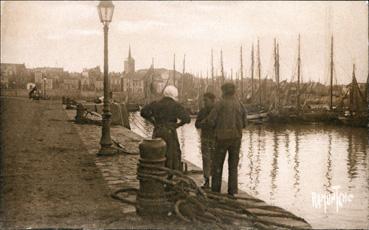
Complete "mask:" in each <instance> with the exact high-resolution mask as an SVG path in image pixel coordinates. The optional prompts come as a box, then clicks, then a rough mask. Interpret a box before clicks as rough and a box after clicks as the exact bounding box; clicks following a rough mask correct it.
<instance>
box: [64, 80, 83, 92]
mask: <svg viewBox="0 0 369 230" xmlns="http://www.w3.org/2000/svg"><path fill="white" fill-rule="evenodd" d="M79 82H80V81H79V79H73V78H69V79H64V81H63V83H62V89H64V90H78V89H79Z"/></svg>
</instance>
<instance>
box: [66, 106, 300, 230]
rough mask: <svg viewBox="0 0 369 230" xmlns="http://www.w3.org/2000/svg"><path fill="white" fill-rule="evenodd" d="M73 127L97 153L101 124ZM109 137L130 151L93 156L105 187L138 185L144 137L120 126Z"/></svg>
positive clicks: (71, 114)
mask: <svg viewBox="0 0 369 230" xmlns="http://www.w3.org/2000/svg"><path fill="white" fill-rule="evenodd" d="M66 112H67V115H68V117H69V119H70V120H73V119H74V116H75V113H76V112H75V111H74V110H66ZM74 126H75V127H76V130H77V132H78V133H79V136H80V137H81V139H82V141H83V143H84V145H85V146H86V148H87V149H88V151H89V153H90V154H94V155H96V153H97V152H98V150H99V148H100V144H99V140H100V137H101V127H97V126H96V125H80V124H74ZM111 136H112V139H113V140H115V141H117V142H119V143H121V144H122V145H123V146H124V147H125V148H126V149H127V150H128V151H129V152H131V153H133V154H118V155H115V156H104V157H96V160H95V162H96V165H97V166H98V168H99V169H100V171H101V173H102V175H103V178H104V179H105V181H106V183H107V186H108V187H109V189H110V191H111V192H113V191H115V190H117V189H120V188H125V187H134V188H138V186H139V182H138V180H137V178H136V172H137V163H138V158H139V155H138V154H139V153H138V152H139V150H138V145H139V143H140V141H141V140H142V139H143V138H142V137H141V136H139V135H137V134H135V133H134V132H132V131H130V130H128V129H126V128H124V127H122V126H112V127H111ZM185 163H186V164H187V166H188V167H187V168H188V171H197V172H199V171H200V172H201V169H199V168H198V167H196V166H195V165H193V164H191V163H190V162H185ZM191 177H192V178H193V179H194V180H195V181H196V183H197V184H198V185H200V184H201V183H202V174H201V173H194V174H191ZM226 187H227V183H226V182H223V183H222V190H223V191H225V190H226ZM239 196H242V197H245V198H251V199H255V198H254V197H252V196H250V195H249V194H247V193H245V192H244V191H239ZM258 204H259V205H265V203H264V202H262V201H261V203H258ZM122 208H123V212H124V213H126V214H133V213H135V208H134V207H133V206H131V205H128V204H123V203H122ZM250 211H252V212H253V213H254V214H257V213H264V214H265V213H270V214H273V211H268V210H261V209H258V208H254V209H250ZM267 219H268V218H267ZM269 219H272V218H269ZM279 221H280V222H288V223H290V224H292V225H295V226H297V227H306V226H305V225H302V226H300V225H299V224H300V223H298V222H294V221H291V220H284V219H281V220H279ZM168 224H169V223H168ZM171 224H173V223H171ZM174 226H175V228H176V229H178V228H179V226H183V223H181V222H178V223H176V224H174ZM166 227H168V226H166ZM187 227H188V226H187Z"/></svg>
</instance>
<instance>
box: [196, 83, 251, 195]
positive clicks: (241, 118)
mask: <svg viewBox="0 0 369 230" xmlns="http://www.w3.org/2000/svg"><path fill="white" fill-rule="evenodd" d="M221 89H222V94H223V95H222V99H221V100H220V101H219V102H217V103H216V104H215V106H214V108H213V110H212V111H211V112H210V114H209V116H208V117H207V118H206V119H205V120H204V121H203V122H202V123H203V124H207V125H210V126H213V127H214V129H215V140H216V150H215V154H214V157H213V159H212V160H213V162H212V165H213V167H212V180H211V190H212V191H213V192H220V191H221V185H222V174H223V164H224V160H225V156H226V153H227V152H228V171H229V172H228V194H229V195H231V196H233V195H234V194H237V193H238V161H239V153H240V148H241V139H242V129H243V128H245V127H246V123H247V120H246V116H247V112H246V109H245V107H244V106H243V104H242V103H241V102H240V101H239V100H238V98H237V97H236V96H235V93H236V87H235V85H234V84H233V83H225V84H224V85H222V88H221Z"/></svg>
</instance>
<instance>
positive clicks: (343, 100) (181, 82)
mask: <svg viewBox="0 0 369 230" xmlns="http://www.w3.org/2000/svg"><path fill="white" fill-rule="evenodd" d="M330 43H331V44H330V66H329V86H326V85H323V84H321V83H319V82H311V81H309V82H302V78H301V66H302V59H301V37H300V35H299V36H298V46H297V63H296V64H297V65H296V71H295V73H294V74H293V79H291V81H290V82H288V81H287V80H283V81H280V63H279V60H280V59H279V58H280V57H279V43H278V42H277V40H276V39H274V46H273V58H274V71H273V75H274V76H273V77H274V78H273V77H270V78H269V77H268V75H266V76H265V77H264V78H263V77H262V76H261V72H262V71H261V68H262V66H261V61H260V44H259V40H258V41H257V46H256V55H255V50H254V45H252V47H251V66H250V75H249V77H244V72H243V71H244V66H243V48H242V46H241V47H240V69H239V71H238V72H237V73H236V76H235V77H234V76H233V70H231V73H230V75H228V77H227V78H226V77H225V72H224V66H223V52H222V50H220V74H218V73H215V71H214V58H213V50H211V60H210V65H211V71H210V77H209V74H208V72H207V74H206V77H203V76H202V74H195V75H193V74H189V73H187V72H186V70H185V63H186V56H184V58H183V71H182V74H179V72H177V71H176V66H175V55H174V60H173V71H171V73H172V74H171V75H170V76H168V78H167V79H166V82H165V85H164V87H162V89H164V88H165V86H167V85H169V84H172V85H175V86H176V87H177V88H178V89H179V101H180V102H181V103H182V104H183V105H184V107H185V108H186V109H187V110H188V111H189V112H190V114H191V115H192V116H196V114H197V111H199V109H200V108H201V106H202V105H201V101H202V95H203V94H204V93H205V92H212V93H214V94H215V95H216V96H218V97H219V96H220V95H221V92H220V86H221V85H222V84H223V83H225V82H229V81H231V82H233V83H235V84H236V86H237V87H238V97H239V99H240V100H241V101H242V102H243V104H244V105H245V106H246V108H247V110H248V116H247V119H248V120H249V121H250V122H253V123H256V124H262V123H265V122H273V123H274V122H278V123H291V122H314V123H316V122H324V123H333V124H345V125H351V126H359V127H367V126H368V96H367V95H368V93H367V92H368V82H369V81H367V83H366V84H365V85H364V84H361V85H360V84H358V82H357V80H356V75H355V74H356V73H355V71H356V69H355V64H353V68H352V75H351V83H350V84H348V85H337V84H334V77H335V76H334V74H335V70H334V68H335V62H334V39H333V36H331V39H330ZM255 56H256V58H255ZM154 73H155V69H154V68H153V67H152V68H151V70H149V71H148V72H147V74H148V75H150V74H151V77H150V76H149V77H147V78H146V79H147V81H148V82H146V83H145V85H148V86H150V87H146V91H147V92H145V95H146V100H145V103H149V102H150V101H152V100H155V98H156V97H158V96H160V93H159V94H157V93H156V94H154V93H153V90H152V87H151V86H152V83H153V77H152V76H153V75H154ZM177 75H178V76H177ZM368 80H369V77H368ZM128 104H129V105H130V106H132V107H135V108H136V109H137V108H138V105H132V103H129V102H128Z"/></svg>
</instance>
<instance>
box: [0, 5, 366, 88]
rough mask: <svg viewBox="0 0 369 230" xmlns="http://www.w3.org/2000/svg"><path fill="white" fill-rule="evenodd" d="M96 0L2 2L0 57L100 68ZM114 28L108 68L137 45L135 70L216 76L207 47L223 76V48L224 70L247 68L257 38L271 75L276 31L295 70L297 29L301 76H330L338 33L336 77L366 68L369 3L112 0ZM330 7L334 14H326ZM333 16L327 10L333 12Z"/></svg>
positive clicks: (117, 67)
mask: <svg viewBox="0 0 369 230" xmlns="http://www.w3.org/2000/svg"><path fill="white" fill-rule="evenodd" d="M97 4H98V2H97V1H83V2H82V1H81V2H78V1H70V2H69V1H60V2H58V1H50V2H48V1H27V2H26V1H24V2H22V1H14V2H12V1H5V2H4V1H1V62H10V63H25V64H26V66H27V67H38V66H59V67H64V68H65V69H66V70H69V71H78V72H80V71H82V69H83V68H85V67H94V66H96V65H100V66H103V56H102V55H103V31H102V25H101V23H100V22H99V19H98V14H97V9H96V6H97ZM114 4H115V11H114V16H113V21H112V23H111V25H110V30H109V39H110V40H109V68H110V71H117V72H122V71H123V61H124V59H125V58H126V57H127V54H128V46H129V44H131V48H132V55H133V57H134V58H135V59H136V69H140V68H147V67H149V66H150V64H151V60H152V58H153V57H154V59H155V67H165V68H172V66H173V54H174V53H175V54H176V57H177V62H176V66H177V69H178V70H180V71H182V59H183V55H184V54H186V70H187V71H189V72H192V73H195V74H196V73H201V72H202V75H203V77H205V76H206V72H207V70H209V74H210V51H211V49H212V48H213V49H214V64H215V68H216V71H217V72H218V73H219V69H220V64H219V53H220V49H223V56H224V68H225V71H227V72H228V73H230V71H231V69H233V73H235V72H236V71H239V63H240V61H239V55H240V54H239V47H240V45H243V47H244V52H243V55H244V66H245V70H244V72H245V73H246V75H247V76H248V75H250V74H249V73H250V50H251V45H252V43H254V44H255V45H256V41H257V39H258V38H259V39H260V49H261V62H262V75H263V77H265V76H266V75H268V76H269V77H273V74H272V73H273V62H272V60H273V57H272V50H273V38H274V37H276V38H277V40H278V41H279V43H280V63H281V78H282V79H288V80H290V79H291V78H292V76H293V73H294V72H295V71H296V57H297V37H298V34H299V33H300V34H301V55H302V77H303V80H304V81H308V80H316V81H317V80H320V82H322V83H325V82H327V80H328V72H327V70H328V68H329V67H328V64H329V58H328V57H329V55H328V54H329V36H330V34H331V33H333V34H334V38H335V44H334V45H335V54H334V56H335V65H336V66H335V72H336V78H337V80H338V82H339V83H347V82H349V81H350V79H351V72H352V64H353V63H354V62H355V63H356V66H357V78H358V79H359V81H360V82H364V81H366V78H367V75H368V6H367V4H366V2H364V1H362V2H254V1H253V2H239V1H238V2H218V1H214V2H180V1H177V2H168V1H165V2H143V1H141V2H114ZM329 12H330V13H329ZM329 15H331V16H329Z"/></svg>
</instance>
